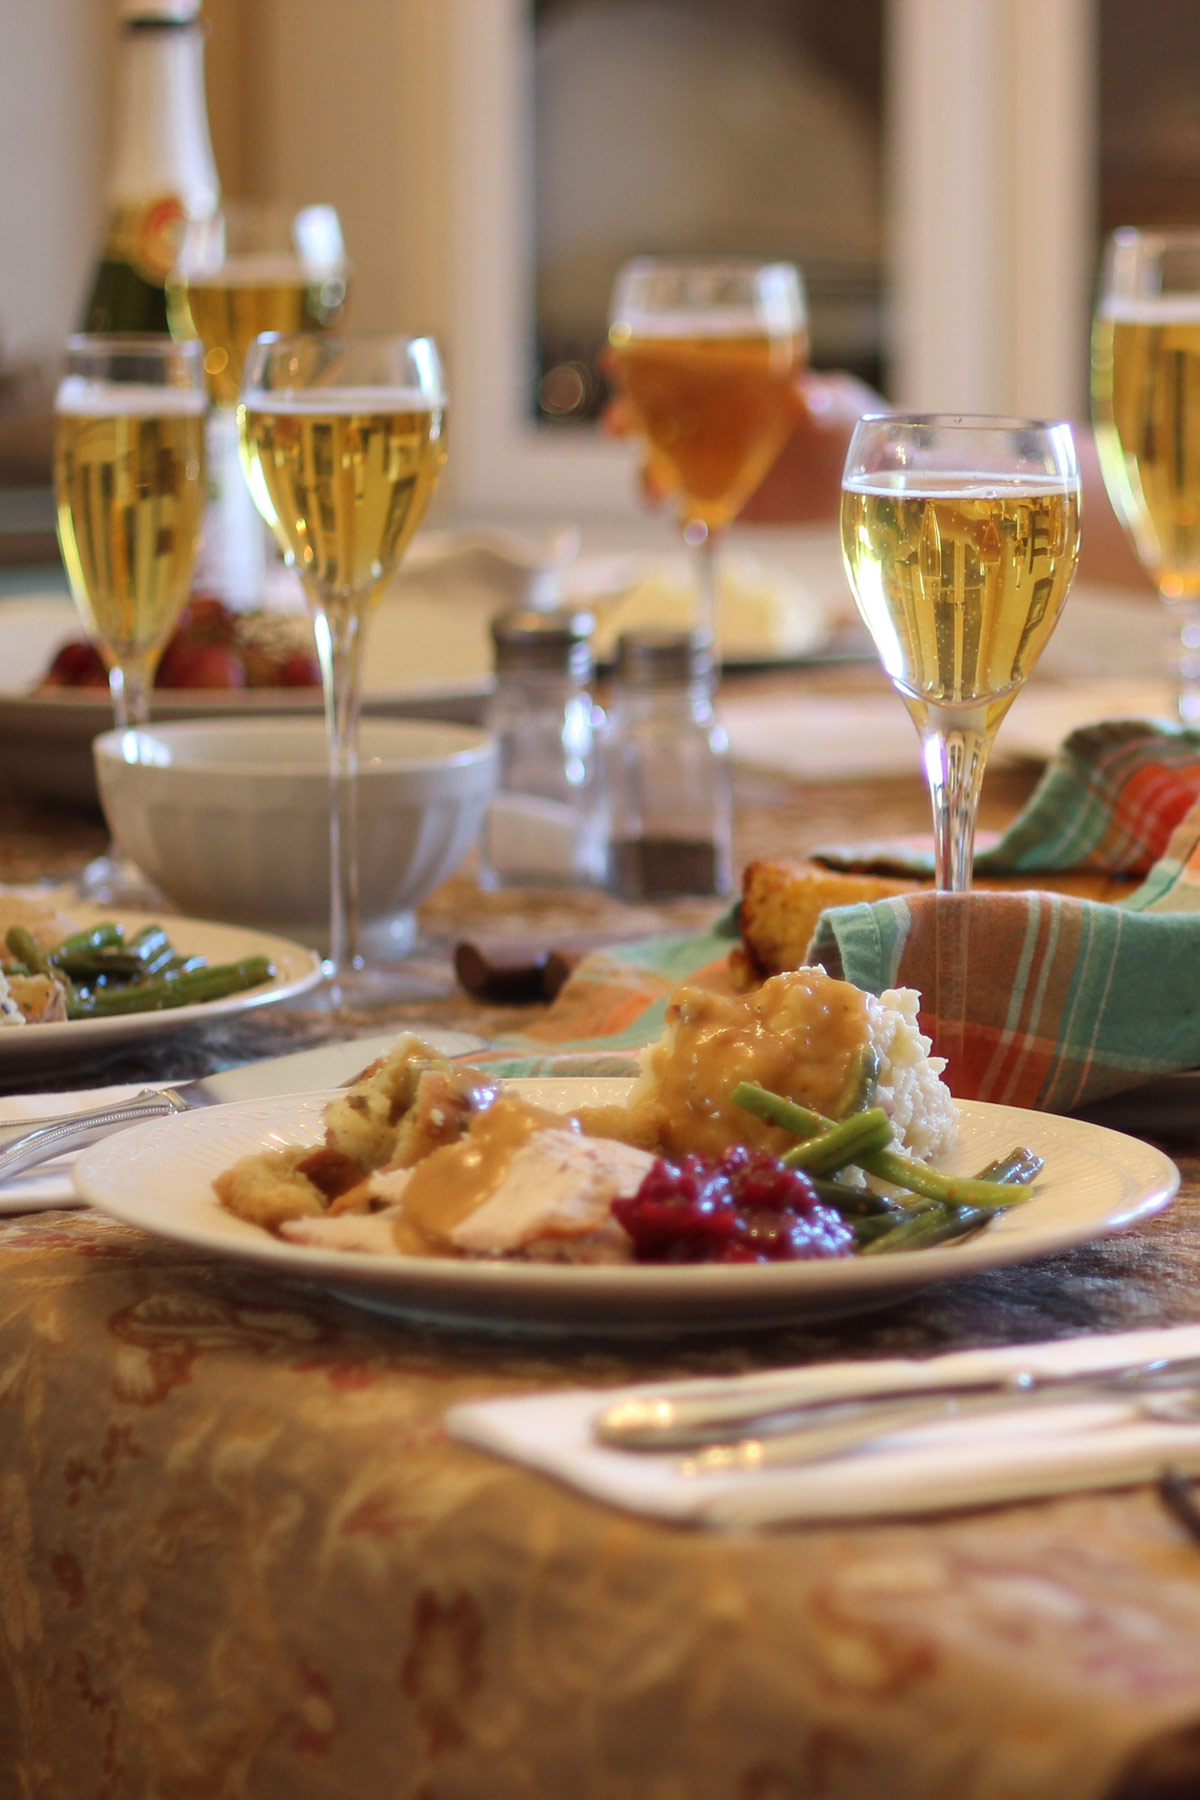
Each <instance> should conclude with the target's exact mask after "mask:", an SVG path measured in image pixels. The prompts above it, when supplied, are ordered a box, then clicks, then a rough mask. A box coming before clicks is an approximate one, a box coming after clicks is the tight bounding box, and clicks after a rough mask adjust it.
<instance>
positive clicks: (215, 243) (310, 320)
mask: <svg viewBox="0 0 1200 1800" xmlns="http://www.w3.org/2000/svg"><path fill="white" fill-rule="evenodd" d="M349 281H350V269H349V265H348V263H347V261H346V251H345V245H344V242H343V239H342V228H341V224H340V222H339V220H338V215H337V212H336V211H335V210H334V208H333V207H332V206H304V207H301V208H300V209H299V210H298V211H293V210H291V209H289V208H286V207H282V206H271V205H263V204H260V203H259V202H256V201H226V202H225V203H224V205H223V206H222V207H221V209H220V211H219V212H217V213H214V214H213V215H212V216H211V217H209V218H206V219H194V220H191V221H190V222H189V223H188V224H187V226H186V227H185V229H184V233H183V237H182V239H181V241H180V246H179V251H178V255H177V258H176V262H175V266H174V268H173V269H172V271H171V273H170V275H169V276H168V278H167V284H166V291H167V317H168V322H169V324H170V327H171V333H172V336H174V337H175V338H177V339H179V340H180V341H181V342H183V341H187V340H189V339H191V338H198V339H199V340H200V342H201V343H202V344H203V346H204V372H205V374H206V375H207V377H208V386H209V392H210V394H211V396H212V400H213V409H212V413H211V415H210V418H209V424H208V438H207V442H208V463H209V472H210V478H211V481H212V496H211V499H210V504H209V516H208V520H207V522H206V532H205V543H204V549H203V552H202V565H203V566H202V568H201V570H200V573H199V581H200V584H201V585H203V586H205V587H206V588H209V589H211V590H212V591H214V592H216V593H217V594H218V595H219V596H220V597H221V598H222V599H223V600H225V601H226V602H228V603H229V604H230V605H231V606H234V607H236V608H242V607H247V606H257V605H259V604H260V603H261V601H262V597H263V587H264V582H265V579H266V575H267V569H268V563H269V557H270V549H271V540H270V535H269V533H268V532H267V531H266V529H265V528H264V526H263V524H262V521H261V519H260V518H259V516H258V513H257V512H256V511H255V508H254V506H253V504H252V502H251V500H250V497H249V495H248V494H247V491H246V484H245V482H244V480H243V478H242V470H241V467H240V463H239V455H238V434H237V416H236V407H237V401H238V394H239V391H240V388H241V381H242V368H243V365H244V363H245V360H246V353H247V351H248V350H249V349H250V346H251V345H252V344H253V343H254V341H255V339H256V338H257V337H259V336H260V335H261V334H262V333H263V332H267V331H287V332H295V331H328V330H332V329H333V328H334V327H336V326H338V325H340V323H341V321H342V319H343V316H344V314H345V310H346V303H347V296H348V292H349Z"/></svg>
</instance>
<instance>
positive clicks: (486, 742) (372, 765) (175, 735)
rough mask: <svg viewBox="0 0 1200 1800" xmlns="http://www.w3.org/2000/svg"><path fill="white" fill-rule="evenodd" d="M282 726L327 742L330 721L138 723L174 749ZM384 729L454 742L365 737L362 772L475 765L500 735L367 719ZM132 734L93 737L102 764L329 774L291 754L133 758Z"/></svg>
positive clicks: (243, 775)
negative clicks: (410, 744)
mask: <svg viewBox="0 0 1200 1800" xmlns="http://www.w3.org/2000/svg"><path fill="white" fill-rule="evenodd" d="M281 729H282V730H286V731H289V732H299V733H302V734H303V735H304V736H306V737H309V736H311V737H318V736H319V738H320V739H321V741H322V742H323V741H324V737H325V725H324V721H323V720H322V719H320V718H315V717H314V718H303V717H293V718H288V719H247V720H229V719H172V720H170V721H169V722H166V723H163V724H159V723H156V722H154V721H151V723H150V724H149V725H143V726H138V727H135V728H134V731H133V734H132V735H134V736H135V737H146V738H155V737H157V738H160V739H161V740H162V741H163V742H164V743H165V744H166V746H167V748H168V749H171V748H173V746H174V745H175V744H176V743H177V742H179V743H181V744H182V745H184V746H186V745H187V744H188V743H189V742H194V741H196V740H199V739H201V738H203V737H204V736H205V735H206V734H208V733H209V732H211V731H213V730H216V731H220V732H227V731H236V732H237V733H238V734H239V736H241V735H245V737H246V738H248V739H250V740H254V739H264V740H269V739H271V738H273V737H278V736H279V735H280V732H281ZM381 732H387V733H389V734H395V735H396V736H397V737H410V738H416V739H417V740H418V741H419V740H420V739H421V737H423V736H426V735H430V736H431V735H432V734H433V733H437V734H438V735H439V736H441V737H442V738H443V740H444V739H445V737H446V735H447V734H449V737H450V740H451V743H452V745H453V746H454V747H452V748H449V749H444V750H441V751H438V752H436V753H434V752H430V753H429V754H425V755H422V754H421V753H420V752H419V751H415V752H414V753H412V754H409V755H405V754H403V753H400V754H398V755H391V754H386V753H385V754H384V755H375V754H372V753H371V752H370V751H369V750H368V749H367V748H366V747H365V745H364V744H363V743H362V739H361V738H360V764H359V773H360V775H361V776H364V777H366V778H367V779H370V778H371V777H372V776H375V777H376V778H378V777H380V776H385V775H405V774H411V775H418V774H431V773H434V772H437V771H448V770H453V769H469V768H472V767H475V766H476V765H480V764H487V763H490V762H492V761H493V760H494V758H495V756H496V754H497V748H496V740H495V737H494V736H493V735H492V733H491V732H489V731H486V730H485V729H484V728H483V727H482V726H478V725H462V724H459V723H458V722H457V720H452V719H446V720H442V719H379V718H369V717H368V718H364V719H363V721H362V734H363V737H365V736H366V735H367V734H368V733H369V734H370V735H372V736H375V735H377V734H379V733H381ZM129 735H130V734H129V733H127V732H123V731H117V730H115V729H114V730H110V731H104V732H101V733H100V735H99V736H98V737H96V738H94V739H93V740H92V753H93V756H94V759H95V761H96V764H97V766H99V765H100V764H102V763H103V764H105V765H106V766H109V767H114V768H121V769H129V770H132V769H137V770H139V771H140V772H142V773H144V774H145V775H146V776H147V777H148V778H151V779H162V778H163V777H164V776H168V775H170V776H174V777H176V778H179V777H188V778H191V779H199V780H204V779H207V778H209V777H212V776H220V777H223V778H225V779H227V780H228V779H229V778H231V777H236V778H237V780H239V781H278V780H280V779H286V778H292V779H296V778H307V779H311V778H312V777H314V776H315V777H318V778H320V779H327V778H328V769H327V767H326V765H325V764H324V763H320V764H314V763H312V762H297V761H295V760H293V759H291V758H289V759H287V760H280V761H263V760H261V759H260V760H255V761H250V760H248V759H246V758H241V757H215V758H212V759H211V760H205V761H203V762H176V761H174V760H172V761H169V762H158V761H154V760H149V759H146V760H144V759H143V758H141V757H129V756H126V755H125V754H124V749H123V746H124V744H125V742H126V739H127V737H128V736H129Z"/></svg>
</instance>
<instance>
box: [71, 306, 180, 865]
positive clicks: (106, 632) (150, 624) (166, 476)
mask: <svg viewBox="0 0 1200 1800" xmlns="http://www.w3.org/2000/svg"><path fill="white" fill-rule="evenodd" d="M205 410H206V400H205V392H204V363H203V355H202V352H201V349H200V346H199V345H198V344H173V343H172V342H171V340H170V339H169V338H167V337H165V336H163V337H159V336H146V337H119V336H117V337H88V336H79V337H73V338H71V339H70V340H69V341H68V344H67V363H66V371H65V373H64V376H63V379H62V381H61V383H60V385H59V388H58V393H57V395H56V398H55V434H54V482H55V490H56V496H57V523H58V541H59V545H60V548H61V550H62V556H63V562H64V563H65V565H66V570H67V579H68V581H69V582H70V585H71V593H72V595H73V596H74V599H75V604H76V606H77V607H78V609H79V613H80V616H81V617H82V620H83V623H84V626H85V628H86V630H87V633H88V636H89V637H90V638H91V640H92V642H93V643H94V644H95V646H96V648H97V650H98V651H99V652H100V655H101V656H102V658H103V659H104V663H105V666H106V667H107V669H108V684H109V691H110V693H111V695H112V703H113V715H114V719H115V722H116V726H117V729H118V731H122V732H126V733H128V732H130V730H131V728H135V727H137V726H139V725H144V724H146V723H147V721H148V719H149V716H150V690H151V687H152V686H153V682H154V671H155V669H156V668H157V666H158V661H159V658H160V656H161V655H162V652H163V649H164V647H165V645H166V642H167V639H168V637H169V636H170V633H171V628H172V626H173V625H174V623H175V620H176V618H177V617H178V615H179V613H180V611H181V609H182V607H183V603H184V601H185V600H186V598H187V595H188V590H189V587H190V584H191V578H192V567H193V564H194V562H195V558H196V546H197V543H198V541H199V536H200V525H201V520H202V518H203V514H204V499H205V477H204V415H205ZM80 887H81V892H82V893H83V894H84V895H85V896H86V897H88V898H92V899H97V900H120V899H130V898H135V899H144V898H145V897H146V893H147V889H146V886H145V883H144V882H143V881H142V879H141V877H140V876H139V875H138V873H137V871H136V870H135V869H134V868H133V866H132V864H129V863H125V862H124V861H123V860H122V859H120V858H119V857H118V856H117V854H116V853H115V851H114V849H113V848H112V847H111V846H110V849H109V852H108V854H107V855H106V856H104V857H100V858H98V859H97V860H96V861H94V862H93V863H91V864H89V865H88V868H87V869H86V870H85V871H84V875H83V878H82V881H81V884H80Z"/></svg>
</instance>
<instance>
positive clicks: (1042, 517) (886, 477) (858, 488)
mask: <svg viewBox="0 0 1200 1800" xmlns="http://www.w3.org/2000/svg"><path fill="white" fill-rule="evenodd" d="M1079 496H1080V481H1079V464H1078V461H1077V458H1076V452H1075V441H1074V438H1073V436H1072V433H1071V428H1070V426H1069V425H1066V424H1061V423H1050V422H1044V421H1040V420H1024V419H1001V418H986V417H985V418H965V417H964V418H959V417H939V416H936V415H925V416H922V415H917V414H909V415H905V414H891V415H882V414H881V415H878V416H868V417H866V418H863V419H860V420H859V422H858V424H857V426H856V427H855V429H854V433H853V435H852V437H851V440H850V445H849V449H848V451H847V455H846V467H845V472H844V474H843V478H842V507H841V534H842V555H843V558H844V561H845V565H846V572H847V574H848V576H849V580H850V586H851V588H852V590H853V593H854V598H855V602H856V604H857V606H858V610H859V612H860V614H861V615H862V619H863V623H864V624H865V625H866V627H867V630H868V631H869V632H870V634H871V637H872V639H873V640H874V643H875V647H876V649H877V650H878V652H879V656H880V660H881V662H882V664H883V668H884V671H885V673H886V674H887V676H888V678H889V680H890V681H891V683H892V685H893V687H894V688H895V689H896V691H897V693H898V694H899V695H900V698H901V699H902V700H903V701H904V704H905V705H906V706H907V708H908V710H909V713H910V715H911V717H912V720H913V723H914V724H915V726H916V728H917V733H918V736H919V737H920V740H921V760H922V764H923V766H924V770H925V777H926V780H927V782H928V785H929V791H930V798H931V801H932V805H933V838H934V856H935V865H936V877H937V887H938V889H939V890H940V891H941V892H942V893H946V894H952V895H962V894H965V893H967V892H968V890H969V889H970V886H971V872H972V863H973V857H974V843H975V821H976V817H977V814H978V809H979V793H980V786H981V783H982V781H983V773H984V768H985V765H986V763H987V758H988V752H989V751H990V749H991V745H992V741H993V739H994V737H995V735H996V732H997V730H998V728H999V726H1000V723H1001V721H1002V719H1003V718H1004V716H1005V714H1006V713H1007V711H1008V709H1009V707H1010V706H1011V705H1012V703H1013V701H1014V700H1015V699H1016V697H1017V694H1018V693H1019V692H1020V690H1021V687H1022V685H1023V684H1024V682H1025V680H1026V679H1027V677H1028V676H1029V674H1030V672H1031V670H1032V669H1033V667H1034V665H1035V663H1036V662H1037V660H1038V657H1039V656H1040V655H1041V653H1042V650H1043V649H1044V647H1045V645H1046V642H1047V640H1048V638H1049V637H1050V634H1051V632H1052V631H1053V630H1054V627H1055V625H1056V623H1057V622H1058V617H1059V614H1060V613H1061V611H1062V608H1063V604H1064V602H1065V600H1066V598H1067V594H1068V592H1069V590H1070V586H1071V582H1072V579H1073V577H1074V574H1075V567H1076V564H1077V561H1078V557H1079ZM945 916H947V915H946V911H945V909H943V912H942V914H940V915H939V948H938V989H939V991H938V995H937V1001H936V1010H937V1016H938V1019H939V1022H940V1023H941V1024H942V1025H943V1026H945V1027H946V1028H947V1035H948V1037H949V1038H952V1039H953V1038H956V1039H957V1040H958V1041H957V1043H944V1044H939V1046H938V1047H939V1049H940V1050H942V1052H943V1054H949V1055H950V1056H951V1060H952V1062H957V1057H958V1055H961V1050H962V1043H961V1038H962V1029H963V1017H964V1011H963V1008H964V990H965V967H964V966H963V959H962V957H961V956H959V955H956V954H945V953H944V942H943V933H942V927H941V919H942V918H943V917H945ZM960 918H961V915H960ZM946 941H952V940H946Z"/></svg>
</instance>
